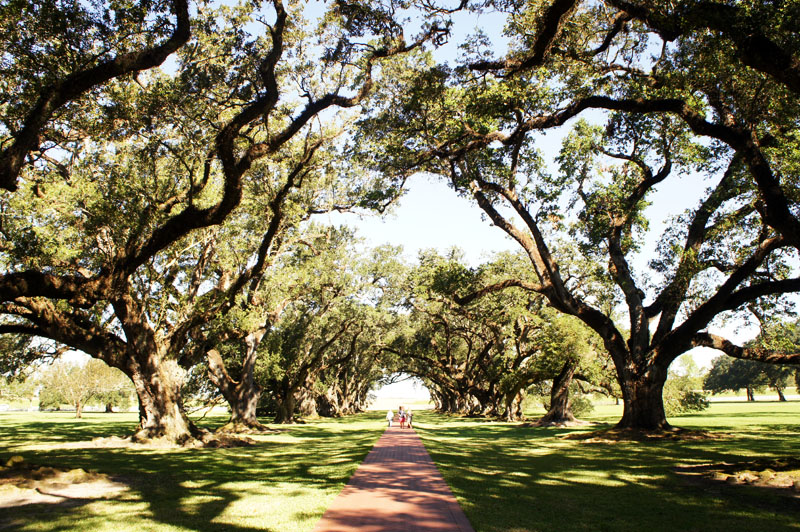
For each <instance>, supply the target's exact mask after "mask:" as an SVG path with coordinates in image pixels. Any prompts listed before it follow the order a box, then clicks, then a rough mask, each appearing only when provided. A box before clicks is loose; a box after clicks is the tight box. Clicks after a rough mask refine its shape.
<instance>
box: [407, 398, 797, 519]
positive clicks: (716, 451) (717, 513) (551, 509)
mask: <svg viewBox="0 0 800 532" xmlns="http://www.w3.org/2000/svg"><path fill="white" fill-rule="evenodd" d="M621 413H622V407H621V406H620V407H616V406H600V407H597V408H596V410H595V412H594V413H593V415H590V416H587V418H588V419H591V420H593V421H595V422H597V423H599V425H595V426H591V427H576V428H568V429H555V428H538V427H522V426H520V424H518V423H517V424H511V423H487V422H485V421H481V420H476V419H469V418H452V417H445V416H441V415H437V414H435V413H432V412H431V413H428V412H425V413H421V414H419V415H418V416H417V417H418V419H417V423H416V429H417V432H418V433H419V434H420V436H421V437H422V439H423V441H424V443H425V446H426V447H427V449H428V451H429V452H430V454H431V456H432V457H433V460H434V462H436V464H437V465H438V466H439V469H440V470H441V471H442V473H443V475H444V477H445V479H446V480H447V482H448V484H450V487H451V489H452V490H453V492H454V493H455V495H456V497H457V498H458V500H459V503H460V504H461V506H462V508H463V509H464V511H465V512H466V514H467V517H468V518H469V520H470V522H471V523H472V525H473V526H474V527H475V530H477V531H481V532H494V531H501V530H502V531H506V532H510V531H514V532H522V531H546V530H586V531H589V530H591V531H626V530H630V531H647V532H655V531H662V530H663V531H668V530H680V531H687V530H696V531H714V530H719V531H726V532H730V531H733V530H735V531H744V530H752V531H764V530H769V531H771V532H775V531H778V530H800V498H798V496H800V492H797V491H793V490H778V489H774V488H760V487H752V486H738V485H736V486H731V485H728V484H726V483H725V482H723V481H703V480H702V479H700V478H698V477H696V476H691V477H690V476H680V475H678V474H677V473H676V472H675V470H674V468H675V467H676V466H678V465H681V464H683V465H699V464H710V463H718V462H747V461H751V460H755V459H758V458H781V457H800V403H798V402H791V403H778V402H771V403H766V402H758V403H749V404H745V403H714V404H712V405H711V408H710V409H709V410H707V411H705V412H702V413H700V414H695V415H690V416H684V417H677V418H672V419H671V420H670V421H671V423H672V424H673V425H675V426H678V427H684V428H690V429H696V430H704V431H709V433H710V435H711V436H712V437H711V438H706V439H685V440H677V441H669V440H667V441H644V442H630V441H628V442H615V441H603V440H602V439H601V438H594V439H590V440H580V439H566V437H567V436H570V435H576V434H579V433H587V432H592V431H596V430H598V429H599V428H603V427H609V426H611V424H613V423H614V422H615V421H616V420H618V419H619V417H620V415H621Z"/></svg>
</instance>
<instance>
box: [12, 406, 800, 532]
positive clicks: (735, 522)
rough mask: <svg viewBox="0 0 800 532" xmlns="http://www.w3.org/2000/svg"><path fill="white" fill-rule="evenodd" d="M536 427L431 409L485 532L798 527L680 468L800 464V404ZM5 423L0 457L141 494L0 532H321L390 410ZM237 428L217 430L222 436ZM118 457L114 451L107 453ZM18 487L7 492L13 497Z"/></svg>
mask: <svg viewBox="0 0 800 532" xmlns="http://www.w3.org/2000/svg"><path fill="white" fill-rule="evenodd" d="M619 414H620V410H619V407H616V406H598V407H597V409H596V410H595V412H594V413H593V414H592V415H591V416H589V417H590V418H591V419H592V420H593V421H595V422H597V423H598V424H597V425H594V426H590V427H575V428H566V429H563V428H536V427H526V426H521V425H520V424H509V423H498V422H487V421H482V420H476V419H468V418H454V417H447V416H443V415H439V414H436V413H434V412H423V411H418V412H417V415H416V417H415V421H416V429H417V431H418V433H419V434H420V436H421V437H422V438H423V441H424V443H425V445H426V447H427V448H428V450H429V452H430V453H431V455H432V457H433V459H434V461H435V462H436V463H437V465H438V466H439V468H440V470H441V471H442V473H443V474H444V476H445V478H446V480H447V481H448V483H449V484H450V486H451V488H452V490H453V492H454V493H455V495H456V496H457V497H458V499H459V502H460V503H461V505H462V507H463V508H464V510H465V512H466V513H467V516H468V517H469V519H470V521H471V522H472V524H473V526H474V527H475V529H476V531H478V532H491V531H507V532H510V531H515V532H522V531H539V530H541V531H545V530H592V531H595V530H608V531H625V530H636V531H647V532H655V531H659V530H681V531H683V530H697V531H701V530H702V531H713V530H720V531H722V530H724V531H726V532H729V531H732V530H736V531H745V530H769V531H770V532H775V531H781V530H795V531H797V530H800V499H798V492H797V491H792V490H791V489H776V488H760V487H753V486H739V485H730V484H727V483H725V482H723V481H713V480H704V479H702V478H700V477H699V476H685V475H683V476H682V475H679V474H678V473H677V472H676V471H675V467H676V466H678V465H701V464H710V463H719V462H746V461H751V460H754V459H758V458H769V459H777V458H786V457H798V456H800V403H798V402H790V403H777V402H771V403H767V402H759V403H755V404H747V403H741V402H738V403H714V404H712V406H711V408H710V409H709V410H708V411H706V412H703V413H700V414H695V415H691V416H685V417H680V418H674V419H672V420H671V421H672V423H673V424H674V425H676V426H680V427H685V428H691V429H697V430H703V431H707V432H708V433H709V435H710V437H707V438H694V439H683V440H660V441H644V442H615V441H609V440H605V439H602V438H593V439H589V440H587V439H585V438H584V439H569V438H567V437H568V436H571V435H572V436H573V437H574V436H576V435H580V434H583V433H588V432H591V431H595V430H598V429H599V428H603V427H607V426H609V425H610V424H611V423H613V422H614V421H615V420H616V419H618V417H619ZM71 416H72V414H69V413H24V414H23V413H3V414H0V434H2V436H1V437H0V459H2V461H3V462H5V461H6V460H7V459H8V458H9V457H10V456H12V455H21V456H22V457H23V458H24V459H25V461H26V463H27V464H35V465H37V466H39V465H46V466H52V467H57V468H61V469H74V468H82V469H85V470H93V471H97V472H99V473H102V474H106V475H109V476H110V477H111V480H116V481H118V482H120V483H122V485H124V486H125V487H127V489H126V490H125V491H122V492H119V493H116V494H114V493H112V494H111V495H112V496H110V497H109V498H107V499H91V498H88V497H87V498H80V497H78V498H75V495H73V496H72V497H70V498H64V497H61V498H60V500H59V501H57V502H52V501H51V502H49V503H36V504H28V505H24V506H16V507H3V508H0V530H4V529H8V530H22V531H34V530H36V531H56V530H59V531H60V530H98V531H111V530H123V531H127V530H131V531H134V530H136V531H138V530H151V531H167V530H215V531H230V532H233V531H249V530H272V531H276V532H284V531H301V530H304V531H307V530H311V528H312V527H313V526H314V524H315V523H316V521H317V520H318V519H319V517H320V516H321V515H322V513H323V512H324V510H325V509H326V508H327V506H328V505H329V504H330V502H331V501H332V500H333V498H334V497H335V496H336V494H337V493H338V491H339V490H340V489H341V487H342V486H343V485H344V483H345V482H346V481H347V479H348V478H349V476H350V475H351V474H352V473H353V471H355V468H356V467H357V466H358V464H359V463H360V462H361V460H363V458H364V456H366V454H367V452H368V451H369V449H370V448H371V447H372V445H373V444H374V443H375V441H376V440H377V438H378V437H379V435H380V434H381V433H382V431H383V428H384V425H383V422H382V416H383V414H382V413H381V412H371V413H368V414H362V415H359V416H352V417H349V418H345V419H340V420H321V421H312V422H309V423H307V424H303V425H293V426H286V427H276V426H273V428H277V429H278V430H280V432H276V433H273V434H267V435H262V436H253V437H252V438H253V439H254V440H256V444H255V445H252V446H249V447H237V448H229V449H155V448H150V449H145V448H125V447H112V446H109V445H113V443H114V440H104V441H103V440H101V441H100V442H95V443H92V439H93V438H96V437H106V438H107V437H110V436H123V435H126V434H129V433H130V432H131V431H132V430H133V427H134V425H135V415H134V414H99V413H97V414H87V415H86V417H85V418H84V419H82V420H78V419H74V418H73V417H71ZM223 422H224V418H222V417H219V418H211V419H208V418H207V419H205V420H203V421H202V422H201V425H204V426H206V427H208V428H213V427H214V426H215V425H217V424H221V423H223ZM103 445H106V446H103ZM11 489H12V488H11V487H10V485H9V484H8V483H2V481H0V494H2V493H3V492H4V491H5V492H6V493H8V492H9V491H10V490H11Z"/></svg>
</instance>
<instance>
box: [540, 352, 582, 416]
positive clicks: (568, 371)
mask: <svg viewBox="0 0 800 532" xmlns="http://www.w3.org/2000/svg"><path fill="white" fill-rule="evenodd" d="M577 369H578V365H577V364H576V363H575V362H573V361H571V360H570V361H567V362H565V363H564V366H563V367H562V368H561V371H560V372H559V373H558V375H557V376H556V378H555V379H553V386H552V388H551V389H550V408H548V410H547V413H546V414H545V415H544V416H542V418H541V419H540V420H539V422H538V423H539V424H540V425H553V424H558V423H568V422H572V421H575V416H574V415H572V409H571V405H570V400H569V385H570V384H572V378H573V377H574V376H575V371H576V370H577Z"/></svg>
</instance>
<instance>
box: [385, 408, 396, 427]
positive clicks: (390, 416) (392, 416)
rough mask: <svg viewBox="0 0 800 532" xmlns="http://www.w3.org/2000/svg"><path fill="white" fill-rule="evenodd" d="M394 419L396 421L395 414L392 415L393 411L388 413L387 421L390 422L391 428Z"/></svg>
mask: <svg viewBox="0 0 800 532" xmlns="http://www.w3.org/2000/svg"><path fill="white" fill-rule="evenodd" d="M393 419H394V413H392V411H391V410H389V411H388V412H386V421H388V422H389V427H391V426H392V420H393Z"/></svg>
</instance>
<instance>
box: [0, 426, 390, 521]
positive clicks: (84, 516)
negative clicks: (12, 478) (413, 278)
mask: <svg viewBox="0 0 800 532" xmlns="http://www.w3.org/2000/svg"><path fill="white" fill-rule="evenodd" d="M381 418H382V416H380V415H378V414H376V413H371V414H369V415H359V416H352V417H349V418H346V419H338V420H333V421H331V420H327V421H324V420H323V421H315V422H310V423H307V424H303V425H293V426H290V427H279V428H278V430H281V432H279V433H275V434H269V435H263V436H252V438H253V439H254V440H256V441H257V443H256V444H255V445H253V446H249V447H236V448H229V449H132V448H111V447H91V446H89V445H79V444H78V442H85V443H87V444H89V443H91V440H92V438H95V437H98V436H103V437H108V436H124V435H126V434H130V433H131V432H133V429H134V426H135V424H136V414H100V413H98V414H85V417H84V419H75V418H74V414H70V413H24V414H22V413H19V414H11V413H3V414H0V460H2V462H3V463H5V461H6V460H7V459H8V458H9V457H10V456H12V455H22V456H23V457H24V459H25V460H26V461H27V462H29V463H32V464H37V465H47V466H52V467H57V468H68V469H72V468H82V469H87V470H95V471H98V472H100V473H105V474H108V475H111V476H112V479H117V480H120V481H121V482H122V483H123V484H125V485H127V486H128V489H127V490H126V491H124V492H122V493H121V494H120V495H118V496H116V497H115V498H113V499H108V500H88V499H87V500H81V499H63V500H62V502H60V503H56V504H52V503H51V504H31V505H26V506H21V507H14V508H2V507H0V530H5V529H9V530H22V531H34V530H36V531H56V530H81V531H83V530H91V531H93V532H94V531H142V530H148V531H173V530H174V531H178V530H199V531H206V530H207V531H212V530H213V531H221V532H240V531H249V530H273V531H276V532H284V531H307V530H311V528H312V527H313V526H314V524H315V523H316V522H317V521H318V520H319V518H320V517H321V516H322V514H323V512H324V511H325V509H326V508H327V507H328V505H329V504H330V502H331V501H332V500H333V498H334V497H335V496H336V495H337V494H338V492H339V491H340V490H341V488H342V487H343V486H344V484H345V483H346V482H347V480H348V479H349V478H350V476H351V475H352V474H353V472H354V471H355V469H356V467H357V466H358V465H359V463H360V462H361V461H362V460H363V459H364V457H365V456H366V454H367V452H369V450H370V449H371V448H372V446H373V445H374V443H375V441H376V440H377V439H378V437H379V436H380V434H381V433H382V432H383V428H384V427H383V422H382V419H381ZM225 420H226V418H222V417H220V418H213V419H211V420H210V422H209V420H208V419H206V420H204V421H205V423H202V422H201V425H202V426H206V427H208V428H213V425H214V424H222V423H223V422H224V421H225ZM284 429H285V430H284ZM0 482H2V480H0ZM4 489H5V490H6V492H7V491H8V490H9V489H10V486H8V485H3V484H2V483H0V495H2V491H3V490H4Z"/></svg>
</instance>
